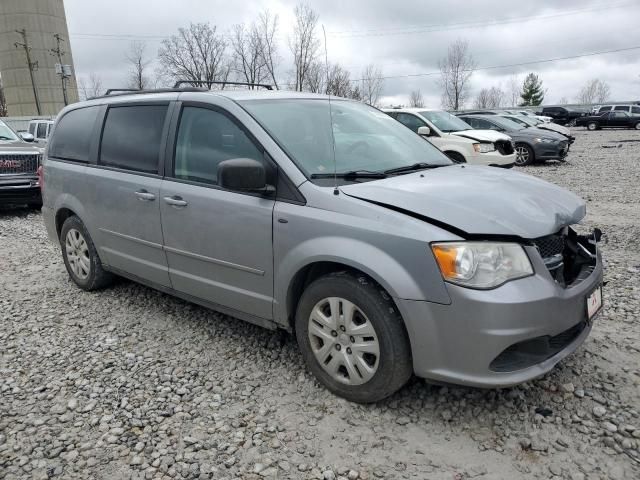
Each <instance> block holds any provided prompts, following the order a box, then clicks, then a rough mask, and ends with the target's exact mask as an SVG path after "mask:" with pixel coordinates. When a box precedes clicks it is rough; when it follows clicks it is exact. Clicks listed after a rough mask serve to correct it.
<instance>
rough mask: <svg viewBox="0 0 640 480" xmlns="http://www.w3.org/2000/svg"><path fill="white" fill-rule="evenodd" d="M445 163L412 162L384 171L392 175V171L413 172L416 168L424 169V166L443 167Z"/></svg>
mask: <svg viewBox="0 0 640 480" xmlns="http://www.w3.org/2000/svg"><path fill="white" fill-rule="evenodd" d="M444 166H445V165H434V164H432V163H424V162H419V163H414V164H413V165H405V166H404V167H397V168H390V169H389V170H385V171H384V173H386V174H387V175H393V174H394V173H405V172H414V171H416V170H424V169H425V168H438V167H444Z"/></svg>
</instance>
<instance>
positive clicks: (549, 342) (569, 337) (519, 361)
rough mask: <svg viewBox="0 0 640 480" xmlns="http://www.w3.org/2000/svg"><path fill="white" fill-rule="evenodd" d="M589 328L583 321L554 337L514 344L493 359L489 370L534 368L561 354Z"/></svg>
mask: <svg viewBox="0 0 640 480" xmlns="http://www.w3.org/2000/svg"><path fill="white" fill-rule="evenodd" d="M586 326H587V323H586V322H585V321H582V322H580V323H578V324H576V325H574V326H573V327H571V328H568V329H567V330H565V331H564V332H560V333H559V334H558V335H555V336H553V337H551V336H548V335H547V336H543V337H536V338H532V339H530V340H525V341H523V342H518V343H514V344H513V345H511V346H510V347H508V348H507V349H505V350H504V351H503V352H502V353H501V354H500V355H498V356H497V357H496V358H494V359H493V361H492V362H491V364H490V365H489V368H490V369H491V370H492V371H494V372H502V373H505V372H514V371H516V370H522V369H523V368H528V367H532V366H533V365H536V364H538V363H541V362H544V361H545V360H548V359H549V358H551V357H553V356H554V355H556V354H558V353H560V352H561V351H562V350H564V349H565V348H566V347H567V346H569V345H570V344H571V343H572V342H573V341H574V340H575V339H576V338H578V337H579V336H580V334H581V333H582V331H583V330H584V329H585V327H586Z"/></svg>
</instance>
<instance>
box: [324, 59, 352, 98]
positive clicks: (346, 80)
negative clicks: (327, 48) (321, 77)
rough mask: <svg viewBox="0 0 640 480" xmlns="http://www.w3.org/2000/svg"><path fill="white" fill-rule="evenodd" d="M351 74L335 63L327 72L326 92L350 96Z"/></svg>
mask: <svg viewBox="0 0 640 480" xmlns="http://www.w3.org/2000/svg"><path fill="white" fill-rule="evenodd" d="M350 77H351V75H350V74H349V71H348V70H346V69H344V68H342V67H341V66H340V65H338V64H337V63H334V64H333V65H332V66H331V67H330V68H329V72H328V73H327V87H326V89H325V93H327V94H328V95H335V96H337V97H345V98H348V97H349V96H350V95H351V91H352V90H351V78H350Z"/></svg>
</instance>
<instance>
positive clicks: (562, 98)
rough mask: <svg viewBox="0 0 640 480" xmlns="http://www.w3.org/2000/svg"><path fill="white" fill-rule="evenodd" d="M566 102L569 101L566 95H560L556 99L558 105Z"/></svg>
mask: <svg viewBox="0 0 640 480" xmlns="http://www.w3.org/2000/svg"><path fill="white" fill-rule="evenodd" d="M567 103H569V100H568V99H567V97H560V100H558V105H566V104H567Z"/></svg>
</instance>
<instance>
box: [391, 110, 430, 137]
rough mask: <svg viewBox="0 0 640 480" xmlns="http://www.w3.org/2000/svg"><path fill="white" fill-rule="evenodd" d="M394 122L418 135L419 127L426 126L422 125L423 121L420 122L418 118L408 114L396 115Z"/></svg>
mask: <svg viewBox="0 0 640 480" xmlns="http://www.w3.org/2000/svg"><path fill="white" fill-rule="evenodd" d="M396 120H398V121H399V122H400V123H401V124H403V125H404V126H405V127H407V128H410V129H411V130H413V131H414V132H416V133H418V129H419V128H420V127H425V126H426V125H427V124H426V123H424V121H422V120H420V119H419V118H418V117H416V116H415V115H412V114H410V113H398V116H397V117H396Z"/></svg>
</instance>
